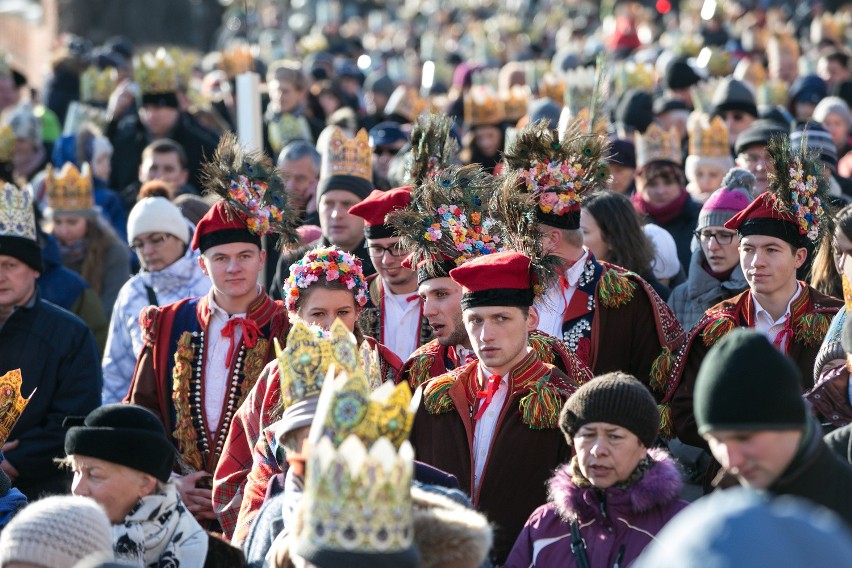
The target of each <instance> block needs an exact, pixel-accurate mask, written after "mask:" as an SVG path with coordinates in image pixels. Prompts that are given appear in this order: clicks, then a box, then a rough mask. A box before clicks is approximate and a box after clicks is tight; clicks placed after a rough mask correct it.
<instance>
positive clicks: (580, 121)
mask: <svg viewBox="0 0 852 568" xmlns="http://www.w3.org/2000/svg"><path fill="white" fill-rule="evenodd" d="M590 120H591V111H590V110H589V107H583V108H581V109H580V110H579V111H577V113H576V114H572V112H571V109H570V108H568V107H565V108H563V109H562V112H561V113H559V124H558V127H557V130H558V131H559V138H565V137H566V135H567V133H568V131H569V130H571V129H572V128H576V129H578V131H579V132H586V133H590V134H598V135H602V136H606V133H607V128H609V120H607V117H606V116H600V115H598V118H597V119H596V120H595V123H594V124H593V125H591V124H589V121H590Z"/></svg>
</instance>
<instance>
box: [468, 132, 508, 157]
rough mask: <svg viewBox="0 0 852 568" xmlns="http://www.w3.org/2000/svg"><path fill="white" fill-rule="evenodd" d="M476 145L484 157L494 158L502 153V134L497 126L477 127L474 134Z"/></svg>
mask: <svg viewBox="0 0 852 568" xmlns="http://www.w3.org/2000/svg"><path fill="white" fill-rule="evenodd" d="M473 135H474V144H476V147H477V148H479V151H480V152H482V155H483V156H493V155H494V154H496V153H497V152H499V151H500V142H501V140H502V132H501V130H500V129H499V128H498V127H496V126H477V127H476V130H475V131H474V133H473Z"/></svg>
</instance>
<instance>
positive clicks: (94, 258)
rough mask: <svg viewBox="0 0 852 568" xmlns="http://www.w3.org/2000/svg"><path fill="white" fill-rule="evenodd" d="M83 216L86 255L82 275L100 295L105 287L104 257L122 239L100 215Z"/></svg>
mask: <svg viewBox="0 0 852 568" xmlns="http://www.w3.org/2000/svg"><path fill="white" fill-rule="evenodd" d="M83 218H84V219H85V220H86V255H85V256H84V258H83V265H82V267H81V269H80V276H82V277H83V279H84V280H85V281H86V282H88V283H89V286H91V287H92V289H93V290H94V291H95V292H96V293H97V294H98V295H100V293H101V290H102V289H103V278H104V259H105V258H106V255H107V251H109V249H110V247H112V246H113V245H115V244H116V243H119V244H121V240H120V239H119V238H118V235H117V234H116V232H115V230H114V229H113V228H112V227H111V226H109V224H107V223H106V222H105V221H103V220H102V219H101V217H100V215H98V216H95V217H88V216H84V217H83Z"/></svg>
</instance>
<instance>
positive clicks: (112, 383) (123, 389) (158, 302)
mask: <svg viewBox="0 0 852 568" xmlns="http://www.w3.org/2000/svg"><path fill="white" fill-rule="evenodd" d="M190 237H191V235H190V225H189V223H188V222H187V221H186V219H184V217H183V215H182V214H181V212H180V209H178V208H177V207H176V206H175V205H173V204H172V203H171V202H170V201H169V200H167V199H166V198H164V197H146V198H145V199H142V200H141V201H139V203H137V204H136V206H135V207H134V208H133V210H132V211H131V212H130V217H129V218H128V220H127V239H128V241H129V242H130V248H132V249H133V250H134V251H136V254H137V256H138V257H139V262H140V264H141V265H142V270H141V271H140V272H139V273H138V274H136V275H135V276H133V277H132V278H131V279H130V280H128V281H127V282H125V284H124V286H122V288H121V290H120V291H119V292H118V297H117V298H116V301H115V307H114V308H113V311H112V317H111V320H110V326H109V337H108V338H107V343H106V349H105V351H104V358H103V370H104V386H103V400H104V403H105V404H108V403H112V402H120V401H121V399H123V398H124V395H126V394H127V389H128V387H129V386H130V378H131V377H132V376H133V370H134V369H135V367H136V359H137V358H138V357H139V353H140V352H141V351H142V344H143V343H142V330H141V328H140V327H139V312H141V311H142V309H143V308H145V307H146V306H164V305H166V304H171V303H172V302H177V301H178V300H182V299H184V298H191V297H195V296H204V295H206V294H207V292H209V291H210V279H209V278H207V277H206V276H204V273H203V272H202V271H201V268H200V267H199V266H198V254H197V252H194V251H193V250H192V249H190V248H189V240H190Z"/></svg>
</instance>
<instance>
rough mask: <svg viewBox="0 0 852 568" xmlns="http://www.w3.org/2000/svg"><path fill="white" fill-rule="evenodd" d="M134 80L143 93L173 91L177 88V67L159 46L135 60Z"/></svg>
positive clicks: (154, 93) (152, 93) (153, 93)
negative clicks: (154, 51)
mask: <svg viewBox="0 0 852 568" xmlns="http://www.w3.org/2000/svg"><path fill="white" fill-rule="evenodd" d="M136 82H137V83H139V89H140V90H141V91H142V94H143V95H148V94H151V95H156V94H163V93H174V92H176V91H177V90H178V69H177V65H175V61H174V59H172V56H171V55H169V53H168V52H167V51H166V50H165V49H163V48H160V49H158V50H157V52H156V53H146V54H144V55H143V56H142V57H140V58H139V59H138V60H137V62H136Z"/></svg>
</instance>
